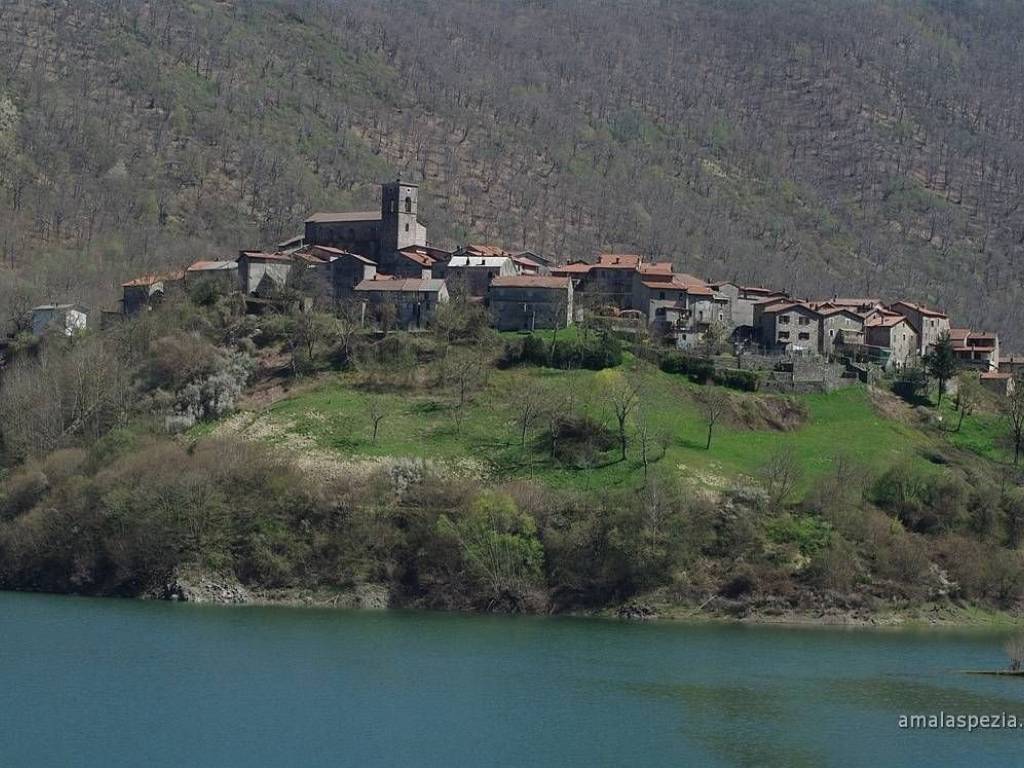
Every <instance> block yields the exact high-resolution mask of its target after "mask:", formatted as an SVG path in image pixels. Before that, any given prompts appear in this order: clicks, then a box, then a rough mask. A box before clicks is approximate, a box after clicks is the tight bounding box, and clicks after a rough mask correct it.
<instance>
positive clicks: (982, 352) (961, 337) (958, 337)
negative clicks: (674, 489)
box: [949, 328, 1000, 371]
mask: <svg viewBox="0 0 1024 768" xmlns="http://www.w3.org/2000/svg"><path fill="white" fill-rule="evenodd" d="M949 339H950V341H951V342H953V352H954V354H955V355H956V359H957V360H958V361H959V363H960V365H962V366H964V367H965V368H975V369H978V370H981V371H997V370H1000V368H999V336H998V335H997V334H995V333H988V332H985V331H971V330H968V329H966V328H951V329H950V330H949Z"/></svg>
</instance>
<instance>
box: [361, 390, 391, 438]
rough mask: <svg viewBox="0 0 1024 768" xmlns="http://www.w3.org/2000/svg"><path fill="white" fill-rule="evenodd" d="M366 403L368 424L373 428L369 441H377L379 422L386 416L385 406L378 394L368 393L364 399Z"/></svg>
mask: <svg viewBox="0 0 1024 768" xmlns="http://www.w3.org/2000/svg"><path fill="white" fill-rule="evenodd" d="M365 403H366V415H367V416H369V417H370V425H371V426H372V428H373V435H372V437H371V438H370V442H372V443H374V444H376V443H377V433H378V432H379V431H380V425H381V422H383V421H384V419H385V418H386V417H387V415H388V412H387V407H386V406H385V403H384V398H382V397H380V396H378V395H370V396H369V397H367V398H366V400H365Z"/></svg>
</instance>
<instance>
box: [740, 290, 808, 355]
mask: <svg viewBox="0 0 1024 768" xmlns="http://www.w3.org/2000/svg"><path fill="white" fill-rule="evenodd" d="M754 323H755V324H756V326H757V329H758V338H759V340H760V343H761V345H762V346H763V347H764V348H765V350H766V351H769V352H797V353H810V354H818V353H819V352H820V351H821V315H819V314H818V313H817V312H816V311H815V310H813V309H811V308H810V307H809V306H808V305H807V304H804V303H803V302H796V301H781V302H774V301H769V302H763V303H761V304H757V305H755V306H754Z"/></svg>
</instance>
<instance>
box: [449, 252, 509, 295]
mask: <svg viewBox="0 0 1024 768" xmlns="http://www.w3.org/2000/svg"><path fill="white" fill-rule="evenodd" d="M517 274H519V270H517V269H516V265H515V263H514V262H513V261H512V259H511V258H510V257H509V256H472V255H469V254H466V253H463V252H461V251H456V252H455V255H454V256H452V257H451V258H450V259H449V260H448V261H447V262H438V263H437V264H436V265H435V266H434V268H433V275H434V277H437V278H443V279H444V280H445V281H446V282H447V283H448V284H449V286H450V287H451V289H452V290H456V289H457V287H458V288H460V289H461V288H464V289H465V290H466V292H467V293H468V294H469V295H470V296H475V297H478V298H480V297H483V296H486V295H487V289H488V286H490V284H491V281H492V280H493V279H494V278H496V277H511V276H512V275H517Z"/></svg>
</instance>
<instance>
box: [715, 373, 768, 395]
mask: <svg viewBox="0 0 1024 768" xmlns="http://www.w3.org/2000/svg"><path fill="white" fill-rule="evenodd" d="M711 380H712V381H714V382H715V384H718V385H720V386H723V387H729V388H731V389H739V390H743V391H745V392H756V391H757V390H758V389H759V388H760V387H761V378H760V376H759V375H758V374H757V372H756V371H741V370H736V369H733V368H726V369H723V370H716V371H714V372H713V373H712V375H711Z"/></svg>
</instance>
